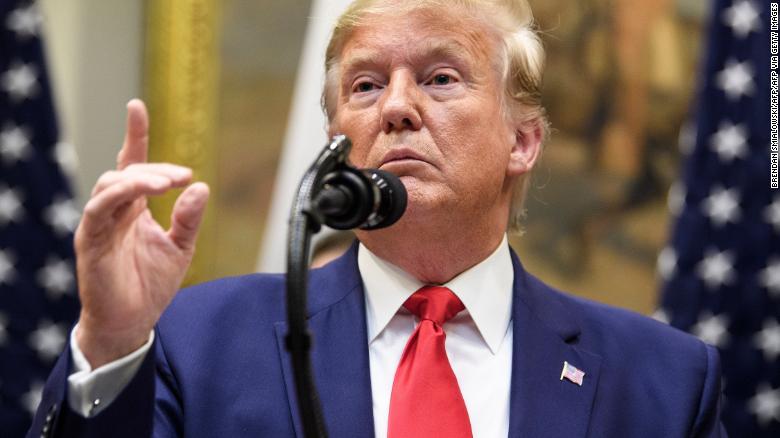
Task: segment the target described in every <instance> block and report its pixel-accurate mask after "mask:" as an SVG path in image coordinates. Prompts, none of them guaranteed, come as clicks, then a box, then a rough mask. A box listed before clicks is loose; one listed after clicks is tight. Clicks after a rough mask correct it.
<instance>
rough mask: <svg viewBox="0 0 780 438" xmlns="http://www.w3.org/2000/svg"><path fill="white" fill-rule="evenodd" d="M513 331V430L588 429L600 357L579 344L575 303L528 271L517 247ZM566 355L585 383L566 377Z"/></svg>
mask: <svg viewBox="0 0 780 438" xmlns="http://www.w3.org/2000/svg"><path fill="white" fill-rule="evenodd" d="M512 262H513V264H514V270H515V282H514V295H513V300H512V303H513V304H512V324H513V333H514V342H513V351H512V390H511V398H510V419H509V436H510V437H511V438H514V437H518V438H519V437H528V436H566V437H584V436H586V435H587V430H588V421H589V418H590V411H591V409H592V405H593V397H594V395H595V392H596V386H597V384H598V381H599V368H600V365H601V358H600V357H599V356H597V355H595V354H593V353H590V352H587V351H584V350H581V349H578V348H577V347H576V343H577V340H578V338H579V335H580V329H579V324H578V322H577V314H576V311H575V310H576V309H572V308H570V307H569V305H568V304H566V303H565V302H564V301H561V300H560V297H559V296H558V295H557V293H556V292H553V291H552V290H550V289H549V288H548V287H547V286H546V285H544V284H543V283H541V282H539V281H538V280H536V279H534V278H533V277H531V276H529V275H528V274H526V273H525V271H524V270H523V268H522V266H521V265H520V262H519V261H518V259H517V256H516V255H515V254H514V253H512ZM564 361H566V362H568V363H569V364H571V365H573V366H575V367H577V368H578V369H580V370H582V371H584V372H585V377H584V379H583V384H582V386H578V385H577V384H575V383H572V382H571V381H569V380H566V379H563V380H561V371H562V369H563V364H564Z"/></svg>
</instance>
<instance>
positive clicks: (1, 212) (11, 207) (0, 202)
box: [0, 186, 24, 227]
mask: <svg viewBox="0 0 780 438" xmlns="http://www.w3.org/2000/svg"><path fill="white" fill-rule="evenodd" d="M23 217H24V210H23V209H22V195H21V194H20V193H19V190H16V189H9V188H8V187H5V186H0V227H2V226H4V225H6V224H7V223H9V222H17V223H18V222H19V221H20V220H21V219H22V218H23Z"/></svg>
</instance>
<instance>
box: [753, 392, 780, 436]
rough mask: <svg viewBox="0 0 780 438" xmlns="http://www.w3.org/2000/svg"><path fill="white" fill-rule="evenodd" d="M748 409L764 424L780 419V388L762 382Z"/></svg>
mask: <svg viewBox="0 0 780 438" xmlns="http://www.w3.org/2000/svg"><path fill="white" fill-rule="evenodd" d="M748 409H749V410H750V412H751V413H753V415H755V416H756V418H758V422H759V424H761V425H762V426H766V425H767V424H769V423H770V422H771V421H772V420H774V421H780V388H778V389H772V387H771V386H769V385H768V384H766V383H762V384H761V385H759V387H758V390H757V391H756V395H755V396H753V398H751V399H750V401H749V402H748Z"/></svg>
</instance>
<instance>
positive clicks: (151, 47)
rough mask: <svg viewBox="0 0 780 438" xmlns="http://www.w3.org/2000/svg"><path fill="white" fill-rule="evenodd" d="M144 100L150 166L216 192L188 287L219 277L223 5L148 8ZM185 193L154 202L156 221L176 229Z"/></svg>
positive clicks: (205, 2)
mask: <svg viewBox="0 0 780 438" xmlns="http://www.w3.org/2000/svg"><path fill="white" fill-rule="evenodd" d="M145 13H146V42H145V51H144V86H143V89H144V96H145V99H146V102H147V104H148V107H149V114H150V139H149V144H150V150H149V159H150V161H159V162H171V163H176V164H181V165H184V166H189V167H191V168H192V169H193V171H194V175H195V179H196V180H200V181H204V182H206V183H208V184H209V185H210V186H211V189H212V190H211V193H212V199H210V200H209V206H208V207H207V209H206V215H205V218H204V222H203V225H202V227H201V231H200V236H199V238H198V249H197V251H196V254H195V259H194V260H193V262H192V265H191V267H190V271H189V273H188V274H187V277H186V278H185V281H184V283H185V285H186V284H193V283H198V282H201V281H204V280H207V279H210V278H213V277H214V263H213V254H214V248H215V241H216V228H215V210H214V205H216V199H214V197H215V196H216V194H217V193H218V190H216V189H217V187H215V184H216V183H217V178H216V176H217V175H216V161H217V156H216V155H217V154H216V148H215V147H214V145H215V138H216V135H215V133H216V123H217V93H218V75H219V68H218V67H219V34H220V29H219V27H220V23H221V19H220V7H219V2H218V1H216V0H153V1H147V2H146V12H145ZM179 193H180V192H178V191H177V192H176V193H171V194H168V195H165V196H161V197H158V198H154V199H152V200H150V208H151V210H152V213H153V215H154V217H155V218H156V219H157V220H158V221H159V222H160V223H161V224H162V225H163V226H164V227H167V226H168V225H169V223H170V214H171V210H172V208H173V202H174V201H175V199H176V196H178V194H179Z"/></svg>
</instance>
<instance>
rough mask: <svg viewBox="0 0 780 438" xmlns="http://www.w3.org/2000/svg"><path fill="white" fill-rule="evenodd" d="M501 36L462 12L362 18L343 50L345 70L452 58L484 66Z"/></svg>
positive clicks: (417, 11)
mask: <svg viewBox="0 0 780 438" xmlns="http://www.w3.org/2000/svg"><path fill="white" fill-rule="evenodd" d="M496 42H497V37H496V35H495V32H493V31H492V30H491V29H490V28H489V27H488V26H487V25H486V24H485V23H484V22H483V21H481V20H479V19H477V18H475V17H473V16H471V15H470V14H468V13H467V12H466V11H464V10H461V9H460V8H450V9H442V8H437V9H432V8H425V9H424V8H420V9H413V10H410V11H404V12H384V13H377V14H370V15H366V16H364V17H362V19H361V21H360V24H359V25H358V26H356V28H355V29H353V31H352V32H351V34H350V35H349V37H348V38H347V39H346V41H345V44H344V46H343V48H342V50H341V63H342V66H343V67H345V68H346V69H348V68H349V67H353V66H355V65H360V64H393V63H397V62H407V63H413V62H415V61H417V60H420V59H421V58H430V57H437V58H453V59H462V60H464V61H471V62H473V63H482V62H485V61H487V60H489V59H491V58H492V57H493V54H494V52H495V51H496V47H497V45H496Z"/></svg>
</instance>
